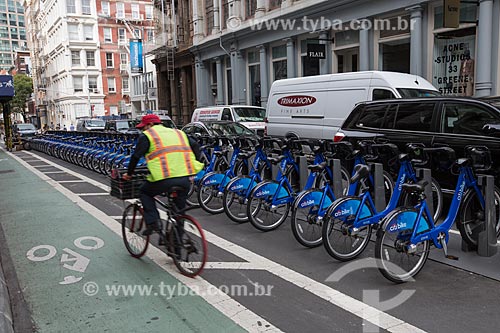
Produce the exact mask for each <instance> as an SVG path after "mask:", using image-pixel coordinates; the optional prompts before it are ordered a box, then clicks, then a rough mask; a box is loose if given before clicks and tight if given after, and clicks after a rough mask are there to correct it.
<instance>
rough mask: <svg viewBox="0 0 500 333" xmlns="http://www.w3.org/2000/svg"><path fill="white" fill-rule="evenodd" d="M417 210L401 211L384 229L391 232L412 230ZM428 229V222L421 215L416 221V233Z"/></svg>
mask: <svg viewBox="0 0 500 333" xmlns="http://www.w3.org/2000/svg"><path fill="white" fill-rule="evenodd" d="M417 215H418V213H417V212H414V211H405V212H401V213H399V214H398V215H397V217H396V218H395V219H394V220H393V221H392V222H391V223H390V224H388V225H387V226H386V231H388V232H392V233H395V232H397V233H399V232H402V231H407V230H413V228H414V226H415V221H416V219H417ZM428 230H429V224H428V223H427V221H426V220H425V219H424V217H423V216H421V217H420V221H419V223H418V229H417V234H419V233H422V232H424V231H428Z"/></svg>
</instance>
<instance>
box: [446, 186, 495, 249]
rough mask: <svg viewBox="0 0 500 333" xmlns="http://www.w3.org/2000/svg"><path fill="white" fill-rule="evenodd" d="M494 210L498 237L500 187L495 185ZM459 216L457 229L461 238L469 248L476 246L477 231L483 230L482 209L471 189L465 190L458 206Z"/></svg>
mask: <svg viewBox="0 0 500 333" xmlns="http://www.w3.org/2000/svg"><path fill="white" fill-rule="evenodd" d="M494 191H495V194H494V195H495V199H494V200H495V210H496V219H497V221H496V226H495V232H496V237H497V238H498V237H500V189H499V188H498V187H496V186H495V189H494ZM459 216H460V218H459V219H458V220H457V222H456V224H457V229H458V231H460V235H461V236H462V239H463V240H464V241H465V242H466V243H467V245H469V246H470V247H471V248H473V249H475V248H477V244H478V243H477V242H478V238H479V233H480V232H481V231H483V230H484V217H485V213H484V209H483V208H482V207H481V204H480V203H479V200H478V198H477V194H476V192H475V191H473V190H467V192H466V193H465V194H464V199H463V203H462V205H461V207H460V215H459Z"/></svg>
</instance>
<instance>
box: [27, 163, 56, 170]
mask: <svg viewBox="0 0 500 333" xmlns="http://www.w3.org/2000/svg"><path fill="white" fill-rule="evenodd" d="M32 166H33V167H35V168H37V169H42V168H55V167H54V166H52V165H50V164H47V165H32Z"/></svg>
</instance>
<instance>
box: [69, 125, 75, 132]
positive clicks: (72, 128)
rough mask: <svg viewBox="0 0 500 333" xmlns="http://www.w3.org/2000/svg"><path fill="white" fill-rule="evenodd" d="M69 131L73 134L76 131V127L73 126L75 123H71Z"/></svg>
mask: <svg viewBox="0 0 500 333" xmlns="http://www.w3.org/2000/svg"><path fill="white" fill-rule="evenodd" d="M69 130H70V131H71V132H73V131H74V130H75V125H73V123H71V125H70V126H69Z"/></svg>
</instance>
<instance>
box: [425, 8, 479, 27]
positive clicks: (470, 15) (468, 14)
mask: <svg viewBox="0 0 500 333" xmlns="http://www.w3.org/2000/svg"><path fill="white" fill-rule="evenodd" d="M477 8H478V7H477V4H475V3H472V2H469V3H466V2H462V3H461V4H460V23H475V22H476V20H477ZM443 24H444V23H443V6H438V7H435V8H434V29H440V28H443Z"/></svg>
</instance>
